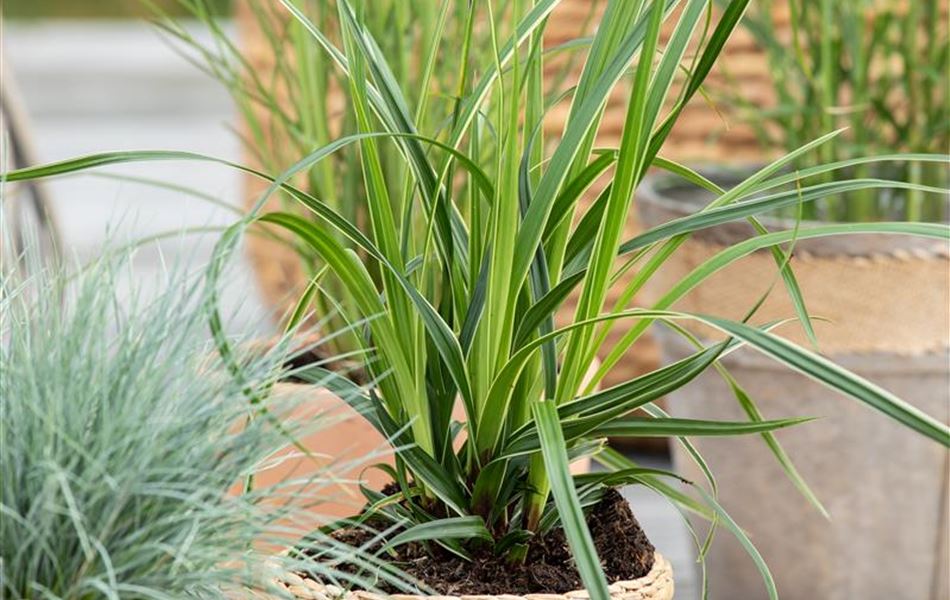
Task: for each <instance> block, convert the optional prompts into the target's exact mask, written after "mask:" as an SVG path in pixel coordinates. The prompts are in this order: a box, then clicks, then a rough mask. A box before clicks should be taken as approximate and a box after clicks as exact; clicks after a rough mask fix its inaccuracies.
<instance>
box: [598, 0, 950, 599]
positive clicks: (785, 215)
mask: <svg viewBox="0 0 950 600" xmlns="http://www.w3.org/2000/svg"><path fill="white" fill-rule="evenodd" d="M779 13H781V14H779ZM789 13H790V18H789V19H787V20H784V19H782V18H780V16H782V15H784V16H789ZM743 27H744V29H745V30H746V32H747V35H750V36H751V37H752V38H754V39H755V40H756V41H757V42H758V44H759V47H760V48H761V51H762V52H763V53H764V55H765V57H766V60H767V64H768V66H769V68H768V71H767V72H768V74H769V77H770V79H768V80H767V83H765V82H760V83H759V84H758V85H759V88H767V89H768V91H769V93H768V94H766V96H768V97H770V98H771V99H772V101H771V102H770V103H765V104H764V105H763V104H760V103H757V104H756V105H753V104H752V103H751V102H749V101H748V100H747V99H746V98H744V97H743V96H744V94H747V93H748V90H747V89H744V88H738V87H737V88H733V89H731V90H730V89H725V90H720V91H719V94H718V96H717V97H718V99H719V102H720V103H721V106H722V109H723V110H725V111H728V112H729V113H730V115H731V116H730V117H729V118H730V119H731V120H732V121H734V122H736V123H739V124H743V125H745V126H747V127H751V128H752V129H754V130H755V131H757V132H758V137H759V142H760V148H762V149H763V151H765V152H767V153H768V152H782V151H790V150H792V149H794V148H795V147H797V146H798V145H800V144H801V143H803V142H805V141H807V140H809V139H814V138H817V137H818V136H820V135H823V134H825V133H828V132H830V131H831V130H833V129H835V128H846V129H843V130H842V131H840V132H839V133H838V134H837V135H834V136H833V137H832V139H829V140H828V141H827V142H826V143H823V144H821V145H820V146H819V147H818V148H816V151H815V152H814V153H811V154H809V155H805V156H802V157H801V158H800V159H797V160H796V161H795V162H794V163H791V164H790V165H789V169H790V170H791V169H794V170H795V173H796V176H795V177H794V178H795V179H798V176H803V177H804V179H803V180H804V181H810V182H814V183H815V184H817V185H825V186H831V187H838V188H839V191H838V192H836V193H834V194H831V195H828V196H827V197H825V198H823V199H821V200H818V201H816V202H806V203H803V204H802V205H801V209H800V212H799V207H797V206H790V207H788V208H787V209H786V210H784V211H775V212H774V213H772V214H771V215H768V216H767V217H763V219H762V221H763V224H764V225H765V226H766V227H768V228H770V229H787V228H790V227H793V226H794V225H795V222H796V221H797V220H801V225H800V227H801V230H802V231H806V230H807V229H809V228H812V227H816V226H825V225H828V224H836V223H853V222H864V223H873V222H880V221H886V220H895V221H908V222H937V223H946V222H947V219H948V217H950V199H948V195H947V193H946V191H945V188H946V186H947V182H948V181H950V165H948V162H947V157H946V154H945V153H946V152H947V149H948V147H950V126H948V123H950V121H948V119H947V106H948V104H947V101H948V99H947V90H948V75H947V74H948V62H947V61H948V54H947V51H946V49H947V47H948V20H947V13H946V6H945V5H943V3H938V2H931V1H921V2H912V3H906V2H844V3H836V2H801V1H792V2H788V3H781V4H779V3H773V2H763V3H757V6H755V7H754V9H753V8H750V11H749V14H748V15H747V16H746V18H745V19H744V21H743ZM717 147H719V148H720V149H721V150H722V151H723V152H722V157H723V159H722V160H723V162H728V161H729V160H730V157H731V156H734V155H739V154H741V152H736V153H732V152H731V151H730V148H729V147H728V146H723V145H722V144H721V143H720V145H719V146H717ZM869 154H873V155H878V156H879V157H882V156H884V155H890V158H889V159H888V160H886V161H883V162H882V161H879V160H875V161H873V162H868V161H866V160H865V159H864V158H863V157H865V156H867V155H869ZM911 154H913V155H916V157H915V159H914V160H907V159H908V158H910V157H911ZM822 164H824V165H829V164H837V165H840V166H841V167H842V168H841V170H840V171H839V172H840V173H841V177H831V176H829V175H828V173H827V172H826V171H825V170H824V169H823V168H822V167H821V166H820V165H822ZM755 168H756V167H750V166H748V164H746V165H742V164H732V165H717V166H716V167H715V168H711V169H707V170H705V171H704V172H705V174H706V175H707V176H708V177H709V178H710V179H712V180H713V182H714V183H715V184H716V185H715V187H714V188H713V190H712V191H710V190H707V189H703V188H702V187H701V186H697V185H695V184H694V183H690V182H688V181H685V180H683V179H682V178H677V177H674V176H665V175H660V174H657V176H655V177H653V178H651V179H650V180H648V181H647V182H645V183H644V185H642V186H641V187H640V189H639V191H638V194H639V196H638V200H639V208H640V214H641V218H642V221H643V224H644V226H645V227H653V226H656V225H658V224H661V223H663V222H665V221H668V220H671V219H677V218H680V217H683V216H684V215H688V214H690V213H692V212H693V211H694V210H695V209H696V208H697V207H699V206H703V205H704V204H705V203H707V202H708V201H709V200H710V199H712V198H714V197H715V195H716V194H718V193H719V191H717V190H718V189H723V188H725V189H728V188H730V187H731V186H734V185H736V184H737V183H739V182H740V181H741V180H742V178H743V177H744V175H743V173H747V172H749V171H750V170H754V169H755ZM790 172H791V171H790ZM842 178H846V179H847V181H843V180H842ZM881 179H897V180H899V181H903V182H907V183H908V184H910V185H909V186H905V187H903V188H893V187H889V186H888V187H879V186H880V185H881V184H880V180H881ZM791 180H792V177H791V176H790V177H789V181H791ZM861 182H864V183H866V184H868V185H862V184H861ZM751 232H752V230H751V229H750V228H748V226H746V228H745V229H744V228H743V227H742V226H736V225H731V226H728V227H719V228H715V229H710V230H707V231H706V232H703V233H700V234H698V235H697V236H694V238H693V239H692V240H691V241H690V242H689V243H687V244H686V245H684V247H683V248H682V249H681V250H680V252H679V255H678V256H677V257H674V259H673V260H671V261H669V262H667V263H665V265H664V268H663V270H662V271H661V272H659V273H658V275H659V276H658V277H657V278H656V279H654V280H653V282H652V284H653V285H652V286H650V289H648V290H647V292H648V297H649V299H650V300H651V301H655V302H659V303H661V305H664V306H667V305H670V304H669V299H670V297H669V296H667V295H666V294H667V291H668V290H669V289H670V287H671V286H673V285H675V282H676V281H678V280H679V278H680V277H682V276H683V275H684V274H686V273H688V272H689V271H690V270H691V269H693V268H694V266H695V265H696V264H699V263H700V262H702V261H704V260H706V259H708V258H709V257H710V256H713V255H714V254H716V253H717V252H719V251H721V250H723V249H724V248H726V247H727V246H729V245H730V244H732V243H734V242H736V241H738V240H740V239H742V238H744V237H746V236H748V235H749V234H750V233H751ZM948 259H950V246H948V244H947V243H946V242H945V241H933V240H930V241H927V240H922V239H919V238H903V239H900V238H895V237H889V236H887V237H885V236H875V235H867V236H860V237H849V238H844V239H835V240H832V239H830V238H824V239H807V240H806V239H802V240H801V242H800V243H798V244H796V247H795V256H794V258H793V259H792V260H791V264H792V266H793V267H794V270H795V273H796V276H797V278H798V280H799V283H800V285H801V287H802V289H803V291H804V301H805V304H806V306H807V310H808V312H810V313H811V314H813V315H816V316H818V317H822V319H817V318H816V319H814V320H813V326H811V327H800V328H786V329H783V330H782V331H781V333H782V335H783V336H786V337H788V338H789V339H793V340H796V341H798V342H800V343H806V344H813V345H814V346H815V347H817V348H818V349H819V350H820V351H821V352H822V353H823V354H825V355H826V356H829V357H832V358H834V359H835V360H836V361H839V362H842V363H843V364H847V365H848V367H849V368H850V369H852V370H853V371H854V372H856V373H860V374H862V375H864V376H866V377H868V378H869V379H871V380H872V381H875V382H876V383H878V384H881V385H883V386H885V387H887V388H888V389H891V390H894V391H895V392H896V393H898V394H899V395H900V396H901V397H902V398H904V399H905V400H907V401H909V402H910V403H912V404H913V405H914V406H917V407H918V408H921V409H923V410H925V411H927V412H929V413H930V414H933V415H935V416H937V417H938V418H939V419H940V420H942V421H944V422H946V421H948V420H950V412H948V406H950V386H948V382H950V355H948V348H950V333H948V332H950V317H948V315H950V311H948V309H947V307H948V306H950V260H948ZM772 270H773V268H772V261H771V258H770V257H769V256H768V255H767V254H765V253H758V254H756V255H752V256H750V257H748V258H746V259H744V260H743V261H741V262H739V263H737V264H736V265H734V266H732V267H731V268H730V269H729V270H727V271H726V272H724V273H723V274H722V275H721V276H720V277H718V278H714V279H711V280H709V281H707V282H706V283H705V284H704V285H703V286H701V287H699V288H697V289H695V290H694V291H692V292H691V293H690V294H687V295H685V296H684V297H682V298H678V299H676V303H675V304H673V306H675V307H676V308H678V309H680V310H689V311H699V312H704V313H713V314H723V315H728V316H731V317H734V318H735V317H740V316H741V315H742V313H743V311H744V308H743V307H744V306H745V305H747V303H748V302H751V301H754V300H755V299H756V298H758V297H759V296H760V295H761V294H763V293H764V292H765V290H766V289H767V288H768V286H769V285H770V283H769V280H770V273H771V272H772ZM793 310H794V308H793V305H792V301H791V300H790V299H789V297H788V296H783V295H778V294H773V295H772V296H771V297H770V298H769V300H768V301H767V302H765V303H764V304H763V305H762V307H761V309H760V311H759V314H760V315H761V316H762V318H765V319H774V318H781V316H784V315H787V314H789V313H790V312H791V311H793ZM780 315H781V316H780ZM693 331H694V333H697V334H699V335H701V336H703V337H704V339H713V333H712V332H711V331H709V330H708V329H707V330H700V329H694V330H693ZM660 341H661V342H662V344H661V345H662V347H663V353H664V356H665V359H666V360H667V361H675V360H677V359H679V358H681V357H682V356H684V355H685V353H688V352H690V348H689V347H688V346H685V345H683V344H681V343H680V342H679V341H678V340H675V339H673V338H672V337H671V336H667V335H662V333H661V335H660ZM611 362H612V359H611V358H609V357H608V358H607V359H606V360H605V361H604V363H605V368H606V367H609V365H610V363H611ZM729 366H730V370H731V371H732V373H733V375H734V376H735V377H736V379H738V380H739V381H740V382H741V383H742V384H743V386H745V388H746V391H747V392H748V393H749V394H750V395H751V396H752V397H754V398H756V399H758V400H759V401H760V404H761V407H762V409H763V410H764V411H766V412H765V414H783V413H784V411H786V410H795V409H804V410H805V411H806V412H808V413H810V414H821V415H823V416H825V417H826V418H825V419H822V421H821V422H820V423H818V424H816V425H815V426H814V427H809V428H807V429H801V430H798V431H791V432H787V433H786V434H784V435H783V436H782V439H783V441H784V443H785V447H786V449H787V450H788V451H789V452H790V453H792V454H793V455H796V456H803V457H804V456H810V457H812V458H811V459H807V462H802V463H801V464H800V467H801V470H802V472H803V474H804V475H805V476H806V478H807V479H808V481H809V482H810V483H811V484H812V488H813V490H814V491H815V493H816V494H817V496H818V498H819V499H820V500H821V502H822V503H823V504H824V506H825V508H826V510H827V512H826V513H825V514H826V515H830V518H831V521H830V522H829V521H828V519H827V518H826V517H825V516H823V515H822V514H821V513H819V512H816V511H814V510H813V508H812V506H810V505H809V503H807V502H804V501H800V500H801V498H798V497H795V496H794V495H792V494H790V493H789V492H790V488H789V487H788V486H787V485H786V484H776V482H775V479H776V475H777V473H776V472H775V471H774V470H772V469H771V467H770V466H769V465H766V464H764V461H762V462H755V461H753V460H752V459H750V458H749V457H748V453H747V450H748V448H744V447H743V443H742V442H741V441H737V442H736V443H732V442H726V443H718V442H709V443H707V442H706V441H700V442H698V446H700V447H701V449H702V451H703V454H704V456H706V458H707V460H708V461H709V462H710V464H711V465H712V466H713V467H714V468H715V470H716V472H717V473H718V474H719V478H720V482H721V483H722V484H723V485H724V486H725V488H724V489H728V490H731V491H730V492H727V493H726V494H725V495H724V497H723V498H722V500H723V502H724V504H725V505H726V506H727V507H729V508H730V509H731V510H732V512H733V513H734V516H735V517H736V518H737V519H739V520H740V521H745V520H751V519H752V518H753V515H757V514H759V511H760V510H761V507H762V506H770V507H773V508H774V512H773V517H772V518H770V519H768V520H763V521H758V522H754V523H752V524H750V527H749V530H750V533H751V534H753V535H754V536H755V539H756V540H757V541H758V546H759V548H760V550H761V551H762V553H763V555H764V556H765V557H766V559H770V562H772V563H774V564H777V565H781V569H779V570H777V571H776V573H775V575H776V578H777V580H779V582H780V583H781V584H782V585H783V588H784V589H786V590H788V592H787V594H788V597H790V598H810V597H813V595H814V590H815V587H816V586H817V587H818V588H820V589H825V590H829V591H828V592H826V593H825V595H826V596H827V597H830V598H855V597H875V596H877V595H883V596H893V597H899V596H902V595H906V596H908V597H924V596H926V595H927V594H929V593H930V592H929V590H930V589H931V588H934V589H939V588H940V586H941V585H942V584H943V583H945V582H943V579H944V577H943V576H942V569H941V566H940V565H941V564H942V563H943V562H945V560H946V559H945V555H941V554H940V552H939V551H928V552H924V551H921V550H920V549H921V548H940V547H947V543H948V540H947V532H946V528H945V527H943V526H942V524H943V523H946V521H947V509H946V506H945V502H944V501H943V500H942V499H943V498H944V488H945V486H946V483H945V481H944V480H943V476H942V474H943V473H945V472H946V468H947V457H946V454H945V453H943V452H933V448H932V447H929V446H926V445H925V446H918V445H917V444H916V440H915V439H913V438H912V437H903V435H902V433H901V432H898V431H896V430H895V429H893V428H891V427H890V425H889V424H887V423H885V422H882V421H877V420H869V421H865V420H864V419H862V418H861V416H860V415H856V414H853V413H852V412H851V411H850V410H848V407H845V406H843V405H840V404H837V405H834V407H831V406H829V407H828V408H827V409H819V407H820V406H822V407H823V406H826V405H825V401H826V394H825V393H824V392H823V391H821V390H819V389H816V388H814V387H812V386H811V385H810V384H809V383H808V382H807V381H806V380H805V379H804V378H801V377H794V376H791V375H789V374H780V373H777V372H776V371H775V370H774V369H772V368H771V366H770V365H767V364H764V363H763V362H762V361H759V360H756V359H755V357H752V356H750V355H748V354H741V353H739V354H736V355H735V356H733V357H732V358H731V362H730V363H729ZM792 390H794V391H795V392H794V393H793V392H792ZM671 402H673V404H674V405H675V408H674V410H683V411H686V412H684V413H680V414H684V415H689V416H692V417H695V418H734V417H735V416H736V415H739V414H743V409H742V408H741V407H740V405H738V404H737V403H736V402H735V400H734V398H733V394H732V392H731V390H730V386H729V384H728V383H726V382H723V381H721V380H717V379H716V378H715V377H713V376H710V377H707V378H704V379H703V385H702V387H701V388H699V387H697V388H693V389H692V390H687V391H684V392H682V393H680V394H676V395H673V397H672V398H671ZM897 448H899V449H900V450H896V449H897ZM895 453H899V455H900V456H901V457H902V464H900V465H899V464H898V463H896V462H894V463H891V466H890V467H887V466H883V465H884V464H885V463H886V461H885V460H884V458H883V457H888V456H891V455H894V454H895ZM677 454H679V453H677ZM823 457H835V459H834V460H833V461H831V462H830V463H829V461H827V460H826V459H825V458H823ZM679 459H680V462H681V463H682V464H684V466H685V463H686V462H688V458H687V457H685V456H682V455H679ZM906 464H912V465H914V468H913V469H908V468H906V467H905V466H904V465H906ZM845 481H846V482H847V484H842V482H845ZM740 490H741V491H740ZM940 507H942V508H940ZM891 515H905V516H904V517H903V518H901V519H899V520H894V519H892V518H891ZM805 540H808V541H809V543H810V547H811V549H812V551H811V552H809V553H808V555H807V557H802V556H801V555H800V554H799V553H798V551H797V548H798V546H799V545H800V544H801V543H804V541H805ZM718 544H719V547H718V548H717V549H718V550H719V551H718V552H715V553H713V555H712V556H713V558H712V559H711V561H710V564H709V568H710V573H711V576H712V577H713V579H715V580H719V581H721V582H723V583H725V582H728V585H729V586H731V588H730V589H732V590H733V591H734V593H735V594H737V595H739V596H741V597H750V598H751V597H755V595H754V594H755V591H754V590H755V589H756V586H757V582H756V574H755V573H754V571H750V570H749V569H747V568H743V566H742V564H743V557H742V551H741V548H739V547H738V546H735V545H732V544H731V542H730V541H729V540H726V539H724V538H720V540H719V541H718ZM898 556H900V557H901V560H902V564H903V567H902V575H901V577H893V576H892V575H891V574H890V573H889V572H887V571H886V570H882V569H880V567H879V565H880V564H882V563H885V562H888V561H891V560H895V559H896V557H898ZM845 565H847V567H848V568H844V566H845ZM811 573H819V574H820V575H817V576H816V575H810V574H811ZM908 582H913V583H908ZM830 590H834V591H833V592H832V591H830ZM944 590H945V587H944ZM946 593H947V592H946V590H945V591H944V592H943V594H944V595H945V594H946ZM939 595H940V594H939V593H938V596H939Z"/></svg>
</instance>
